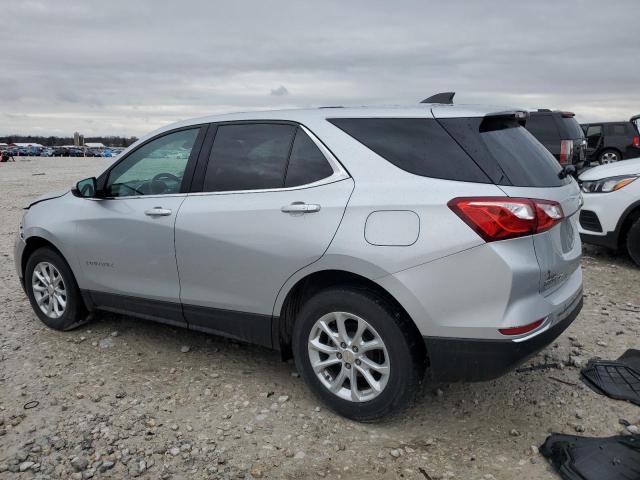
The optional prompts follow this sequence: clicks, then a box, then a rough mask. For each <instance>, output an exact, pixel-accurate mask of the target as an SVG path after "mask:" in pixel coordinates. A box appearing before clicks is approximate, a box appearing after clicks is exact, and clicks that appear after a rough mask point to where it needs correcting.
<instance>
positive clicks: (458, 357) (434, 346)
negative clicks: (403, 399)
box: [424, 289, 582, 382]
mask: <svg viewBox="0 0 640 480" xmlns="http://www.w3.org/2000/svg"><path fill="white" fill-rule="evenodd" d="M581 309H582V289H581V290H580V292H579V294H578V295H576V297H574V300H573V301H572V302H571V303H570V304H569V306H568V307H567V309H566V310H565V311H560V312H558V313H557V314H556V315H557V318H559V320H556V321H555V323H553V324H552V325H551V327H549V328H547V329H546V330H545V331H543V332H542V333H540V334H538V335H535V336H533V337H531V338H529V339H527V340H521V341H513V340H476V339H453V338H435V337H425V338H424V341H425V345H426V348H427V352H428V355H429V361H430V369H431V376H432V378H433V379H434V380H438V381H448V382H454V381H469V382H473V381H486V380H492V379H494V378H498V377H500V376H501V375H503V374H505V373H507V372H508V371H510V370H512V369H514V368H515V367H517V366H518V365H520V364H521V363H522V362H524V361H525V360H527V359H528V358H529V357H531V356H532V355H534V354H535V353H537V352H538V351H540V350H542V349H543V348H544V347H546V346H547V345H549V344H550V343H551V342H553V341H554V340H555V339H556V338H557V337H558V336H560V334H562V332H564V331H565V330H566V329H567V328H568V327H569V325H571V323H573V321H574V320H575V319H576V317H577V316H578V314H579V313H580V310H581Z"/></svg>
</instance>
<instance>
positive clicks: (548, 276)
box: [434, 109, 582, 294]
mask: <svg viewBox="0 0 640 480" xmlns="http://www.w3.org/2000/svg"><path fill="white" fill-rule="evenodd" d="M434 110H435V109H434ZM434 115H437V111H434ZM441 122H442V124H443V125H444V126H445V128H446V129H447V130H448V131H449V133H452V134H453V135H454V137H456V140H458V141H459V142H460V144H461V145H462V147H463V148H465V150H467V151H470V152H473V158H474V159H475V160H477V161H480V162H481V163H482V164H484V165H491V164H493V165H495V166H496V167H497V168H499V169H500V170H501V172H502V175H501V177H499V178H498V177H497V176H495V175H493V176H492V178H494V181H495V183H496V184H498V186H499V187H500V188H501V189H502V191H504V192H505V194H506V195H508V196H510V197H524V198H533V199H541V200H553V201H556V202H558V203H559V204H560V205H561V206H562V210H563V212H564V215H565V219H564V220H563V221H562V222H561V223H560V224H558V225H556V226H554V227H553V228H552V229H550V230H548V231H546V232H543V233H540V234H537V235H533V244H534V248H535V252H536V257H537V260H538V264H539V265H540V291H541V292H543V293H544V294H550V293H552V292H553V291H554V290H556V289H558V288H560V286H562V285H563V284H564V283H565V282H566V281H567V280H568V279H569V277H570V276H571V274H572V273H573V272H575V270H576V269H578V268H579V267H580V256H581V253H582V251H581V244H580V238H579V234H578V228H577V213H578V210H579V208H580V203H581V197H580V190H579V188H578V184H577V183H576V181H575V180H573V178H572V177H570V176H567V177H564V176H562V175H558V174H559V173H560V170H561V167H560V165H559V164H558V163H557V162H556V161H555V160H554V158H553V156H552V155H550V153H549V152H548V151H547V150H546V149H545V148H544V147H543V146H542V145H541V144H540V143H539V142H538V141H536V139H535V138H534V137H533V136H532V135H531V134H530V133H529V132H528V131H527V130H526V129H524V128H522V127H520V126H519V125H518V124H517V123H516V122H514V121H512V122H509V121H507V120H501V119H500V118H499V117H498V118H497V119H496V120H492V119H491V118H485V119H482V118H477V119H456V118H449V119H442V120H441ZM463 122H464V123H465V124H466V125H468V128H467V132H466V135H464V136H463V135H460V133H459V131H458V130H457V129H456V125H458V124H461V123H463ZM561 177H562V178H561Z"/></svg>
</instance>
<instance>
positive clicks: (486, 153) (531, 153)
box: [440, 118, 571, 187]
mask: <svg viewBox="0 0 640 480" xmlns="http://www.w3.org/2000/svg"><path fill="white" fill-rule="evenodd" d="M487 120H489V119H488V118H487ZM440 122H441V123H442V125H443V126H444V128H446V129H447V131H449V132H450V133H452V135H453V136H454V137H455V138H456V140H458V142H460V145H461V146H462V147H463V148H464V149H465V150H466V151H467V152H473V156H474V159H476V161H477V162H479V163H481V164H482V165H488V166H489V165H491V164H492V163H493V164H494V165H495V167H496V168H497V169H499V171H501V172H502V174H503V177H502V178H500V179H495V177H492V178H494V181H495V183H498V184H501V185H513V186H516V187H558V186H562V185H566V184H567V183H569V182H570V181H571V180H570V179H569V178H564V179H561V178H559V176H558V173H559V172H560V170H561V167H560V165H559V164H558V162H557V161H556V159H555V158H554V157H553V155H551V153H549V151H548V150H547V149H546V148H545V147H544V146H543V145H542V144H541V143H540V142H539V141H538V140H536V138H535V137H534V136H533V135H532V134H531V133H530V132H529V131H527V129H525V128H524V127H521V126H520V125H519V124H518V123H516V122H515V121H505V122H500V121H494V120H492V121H490V122H488V121H486V120H484V121H483V119H482V118H447V119H442V120H440Z"/></svg>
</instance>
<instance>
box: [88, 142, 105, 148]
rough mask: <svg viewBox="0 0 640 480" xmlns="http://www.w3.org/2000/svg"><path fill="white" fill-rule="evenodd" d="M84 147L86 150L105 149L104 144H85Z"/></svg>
mask: <svg viewBox="0 0 640 480" xmlns="http://www.w3.org/2000/svg"><path fill="white" fill-rule="evenodd" d="M84 146H85V147H87V148H105V146H104V143H100V142H87V143H85V144H84Z"/></svg>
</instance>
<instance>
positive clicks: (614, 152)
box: [598, 148, 622, 165]
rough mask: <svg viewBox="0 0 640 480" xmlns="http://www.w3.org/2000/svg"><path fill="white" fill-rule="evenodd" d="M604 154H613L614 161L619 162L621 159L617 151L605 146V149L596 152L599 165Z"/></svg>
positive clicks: (601, 163)
mask: <svg viewBox="0 0 640 480" xmlns="http://www.w3.org/2000/svg"><path fill="white" fill-rule="evenodd" d="M606 155H614V156H615V160H613V161H614V162H619V161H620V160H622V155H621V154H620V152H619V151H617V150H614V149H612V148H607V149H606V150H603V151H601V152H600V153H599V154H598V163H599V164H600V165H603V162H604V157H605V156H606Z"/></svg>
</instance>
